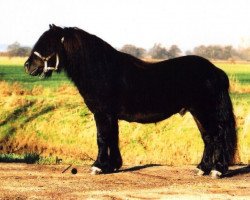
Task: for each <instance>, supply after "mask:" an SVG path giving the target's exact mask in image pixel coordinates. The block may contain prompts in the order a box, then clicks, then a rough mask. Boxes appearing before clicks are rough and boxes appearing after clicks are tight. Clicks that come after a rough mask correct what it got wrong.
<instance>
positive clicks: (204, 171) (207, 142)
mask: <svg viewBox="0 0 250 200" xmlns="http://www.w3.org/2000/svg"><path fill="white" fill-rule="evenodd" d="M192 114H193V113H192ZM193 117H194V120H195V122H196V124H197V127H198V129H199V131H200V133H201V136H202V139H203V142H204V151H203V156H202V159H201V162H200V163H199V164H198V166H197V169H198V170H197V175H198V176H202V175H208V174H209V173H210V171H211V170H212V167H213V163H212V154H213V146H212V142H211V140H212V138H211V136H210V135H209V133H208V132H207V130H206V129H205V128H204V127H203V125H202V123H201V122H200V121H199V120H198V118H197V116H195V115H194V114H193Z"/></svg>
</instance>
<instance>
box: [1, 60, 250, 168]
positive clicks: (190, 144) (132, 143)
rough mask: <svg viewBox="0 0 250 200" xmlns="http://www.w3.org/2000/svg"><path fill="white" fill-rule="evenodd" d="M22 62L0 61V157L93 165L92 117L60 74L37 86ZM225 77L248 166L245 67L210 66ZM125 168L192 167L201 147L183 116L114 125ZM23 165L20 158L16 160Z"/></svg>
mask: <svg viewBox="0 0 250 200" xmlns="http://www.w3.org/2000/svg"><path fill="white" fill-rule="evenodd" d="M24 60H25V59H20V58H15V59H11V60H9V59H8V58H1V57H0V96H1V98H0V107H1V110H0V153H2V154H3V155H6V154H8V155H10V156H13V155H20V156H21V157H22V156H25V155H34V154H36V155H39V157H40V158H41V159H38V162H40V163H54V162H56V157H59V158H62V159H63V162H65V163H72V162H81V163H83V162H84V163H90V162H93V160H94V159H95V156H96V153H97V145H96V133H95V132H96V129H95V124H94V120H93V116H92V114H91V113H90V112H89V111H88V109H87V108H86V106H85V104H84V102H83V100H82V97H81V96H80V95H79V94H78V92H77V90H76V89H75V87H74V86H73V84H72V83H71V82H70V81H69V80H68V79H67V77H66V76H65V75H64V74H60V75H59V74H53V76H52V78H51V79H47V80H40V79H38V78H37V77H30V76H28V75H27V74H25V73H24V70H23V66H22V65H23V63H24ZM215 64H216V65H217V66H218V67H220V68H222V69H223V70H224V71H226V72H227V74H228V75H229V77H230V80H231V97H232V100H233V104H234V110H235V116H236V119H237V130H238V153H237V162H241V163H249V162H250V64H249V63H236V64H231V63H226V62H215ZM119 126H120V148H121V152H122V156H123V158H124V163H125V164H144V163H147V164H149V163H157V164H169V165H179V164H197V163H198V162H199V161H200V159H201V155H202V151H203V142H202V140H201V137H200V134H199V131H198V129H197V127H196V125H195V123H194V121H193V119H192V116H191V115H190V114H189V113H187V114H186V115H185V116H184V117H181V116H179V115H174V116H172V117H171V118H169V119H167V120H164V121H162V122H159V123H157V124H147V125H142V124H137V123H128V122H125V121H120V122H119ZM20 159H22V158H20ZM0 161H1V157H0Z"/></svg>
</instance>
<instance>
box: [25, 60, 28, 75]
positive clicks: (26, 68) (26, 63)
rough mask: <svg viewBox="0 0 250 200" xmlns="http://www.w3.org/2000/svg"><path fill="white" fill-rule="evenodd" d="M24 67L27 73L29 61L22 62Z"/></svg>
mask: <svg viewBox="0 0 250 200" xmlns="http://www.w3.org/2000/svg"><path fill="white" fill-rule="evenodd" d="M24 69H25V72H26V73H27V74H29V62H28V61H26V62H25V63H24Z"/></svg>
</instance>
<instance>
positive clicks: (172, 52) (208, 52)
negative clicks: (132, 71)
mask: <svg viewBox="0 0 250 200" xmlns="http://www.w3.org/2000/svg"><path fill="white" fill-rule="evenodd" d="M119 50H120V51H122V52H124V53H128V54H131V55H133V56H135V57H137V58H142V59H143V58H152V59H171V58H175V57H178V56H181V55H198V56H202V57H204V58H207V59H210V60H211V59H214V60H230V59H233V60H248V61H250V47H248V48H238V49H235V48H234V47H233V46H230V45H227V46H221V45H207V46H205V45H200V46H197V47H195V48H194V49H193V50H188V51H186V52H182V51H181V49H180V48H179V47H178V46H177V45H171V46H170V47H164V46H163V45H162V44H160V43H156V44H154V45H153V47H152V48H150V49H149V50H146V49H144V48H141V47H136V46H135V45H131V44H126V45H124V46H123V47H122V48H120V49H119ZM30 52H31V47H27V46H22V45H21V44H20V43H18V42H14V43H13V44H10V45H8V46H7V50H6V51H5V52H0V56H8V57H16V56H19V57H27V56H29V54H30Z"/></svg>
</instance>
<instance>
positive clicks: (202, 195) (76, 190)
mask: <svg viewBox="0 0 250 200" xmlns="http://www.w3.org/2000/svg"><path fill="white" fill-rule="evenodd" d="M67 167H68V166H66V165H55V166H44V165H27V164H5V163H0V199H107V200H109V199H250V167H249V166H234V167H232V168H230V170H231V171H230V172H229V173H228V175H227V177H225V178H222V179H220V180H213V179H211V178H210V177H197V176H195V175H194V169H195V167H194V166H184V167H169V166H157V165H145V166H138V167H124V168H123V170H121V171H120V172H119V173H114V174H107V175H96V176H94V175H90V173H89V166H73V167H75V168H77V174H75V175H73V174H72V173H71V169H72V167H71V168H70V169H68V170H67V171H66V172H64V173H62V172H63V171H64V170H65V169H66V168H67Z"/></svg>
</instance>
